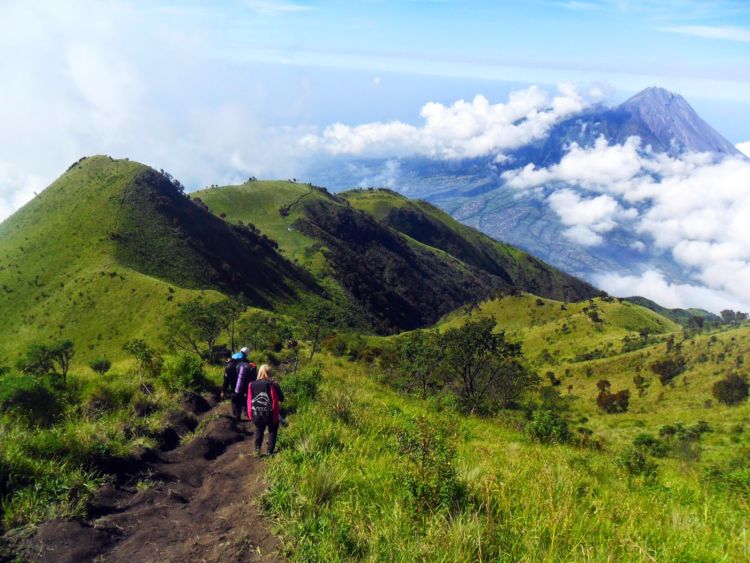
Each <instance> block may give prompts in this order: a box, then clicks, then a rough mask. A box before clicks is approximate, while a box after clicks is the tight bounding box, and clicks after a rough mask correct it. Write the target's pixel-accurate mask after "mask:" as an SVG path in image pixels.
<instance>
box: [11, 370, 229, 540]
mask: <svg viewBox="0 0 750 563" xmlns="http://www.w3.org/2000/svg"><path fill="white" fill-rule="evenodd" d="M207 375H208V377H209V380H210V381H213V382H214V383H216V382H218V381H219V378H220V377H221V376H220V373H219V370H218V369H217V368H212V369H209V370H208V373H207ZM26 377H30V376H26ZM147 383H148V390H145V389H144V387H143V386H141V385H140V384H139V382H138V377H137V376H135V375H134V374H133V366H132V365H130V363H129V362H121V363H118V364H117V365H116V366H115V367H114V368H113V369H112V370H111V371H110V372H108V373H107V374H106V375H104V376H99V375H95V374H94V373H93V372H90V370H88V369H87V368H83V367H81V368H78V369H76V370H75V371H74V372H73V373H71V374H69V375H68V382H67V384H66V385H65V387H58V388H55V391H56V393H57V395H58V399H57V402H56V404H55V405H54V416H52V414H50V419H49V420H35V419H29V418H28V413H26V412H24V408H25V407H24V406H23V405H21V406H20V407H18V408H11V409H9V410H8V411H6V412H4V413H2V415H0V507H1V508H2V521H1V524H2V525H0V531H2V529H11V528H14V527H17V526H20V525H25V524H35V523H38V522H41V521H43V520H45V519H48V518H53V517H76V516H84V515H85V513H86V508H87V502H88V500H89V499H90V498H91V496H92V495H93V494H94V493H95V492H96V490H97V488H98V487H99V486H100V485H101V484H102V483H104V482H105V481H106V480H107V479H108V477H107V474H108V472H109V471H111V469H112V468H113V467H116V465H117V464H118V462H119V460H123V459H124V458H127V457H128V456H130V455H132V454H133V453H134V452H136V451H137V450H138V449H139V448H144V447H154V446H157V445H159V439H160V438H159V436H160V434H159V431H160V430H161V429H162V427H163V419H164V415H165V413H166V412H167V411H169V410H170V409H174V408H177V407H178V405H179V403H180V400H181V399H182V397H183V392H182V390H181V389H174V388H172V389H170V388H168V387H167V386H165V384H164V383H163V381H161V380H157V379H153V378H152V379H147ZM0 385H8V380H3V379H2V378H0ZM19 397H21V398H23V397H22V396H19ZM25 400H26V401H27V402H28V404H29V405H32V403H33V401H34V399H31V398H28V399H25ZM46 408H48V409H50V410H52V409H53V405H48V406H47V407H46Z"/></svg>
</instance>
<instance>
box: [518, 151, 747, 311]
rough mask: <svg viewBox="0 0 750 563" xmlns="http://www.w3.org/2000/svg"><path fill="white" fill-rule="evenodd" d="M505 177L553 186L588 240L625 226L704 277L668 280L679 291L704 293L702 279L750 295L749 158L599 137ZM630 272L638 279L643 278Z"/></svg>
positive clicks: (572, 231)
mask: <svg viewBox="0 0 750 563" xmlns="http://www.w3.org/2000/svg"><path fill="white" fill-rule="evenodd" d="M503 179H504V180H505V181H506V183H507V185H509V186H511V187H514V188H517V189H534V190H538V189H543V190H544V191H545V193H546V194H547V197H546V201H547V202H548V204H549V205H550V207H551V209H552V210H553V211H555V212H556V213H557V215H558V216H559V217H560V221H561V223H562V224H563V225H564V226H566V227H567V230H566V231H564V234H565V235H566V236H567V237H568V238H570V239H572V240H574V241H575V242H577V243H579V244H582V245H584V246H591V245H595V244H600V243H602V242H604V240H605V237H606V233H608V232H609V231H611V230H613V229H614V228H615V227H618V228H621V229H623V230H624V231H625V232H627V233H629V235H630V236H631V238H633V239H634V240H636V241H637V242H636V243H634V244H635V246H633V248H634V249H636V250H638V251H640V252H645V251H646V250H647V247H649V248H650V249H651V251H652V252H653V253H656V254H658V253H660V252H664V251H666V252H669V253H670V254H671V256H672V258H673V259H674V261H675V263H676V264H677V265H678V266H681V267H682V268H683V269H684V271H685V273H686V275H688V276H690V277H691V278H692V279H693V280H694V281H695V284H696V285H694V286H693V285H687V286H683V285H675V286H672V285H669V284H668V283H667V282H664V284H666V285H664V284H662V285H659V287H661V290H663V291H662V292H663V293H667V289H668V290H669V292H671V293H669V295H671V296H672V297H671V298H675V299H676V297H675V296H677V295H680V296H687V295H690V296H693V297H696V298H697V297H698V296H701V295H704V294H703V293H701V292H700V291H699V289H701V288H702V289H705V290H706V291H709V292H714V293H716V292H718V293H719V294H721V299H723V300H724V301H727V302H728V301H731V300H732V299H733V300H734V301H735V302H736V303H742V304H744V303H750V221H748V218H749V217H750V189H749V188H750V162H748V161H747V160H745V159H743V158H741V157H726V158H723V159H720V160H719V159H718V158H717V157H715V156H712V155H710V154H706V153H703V154H699V153H686V154H683V155H681V156H679V157H674V156H668V155H665V154H654V153H652V152H650V151H649V150H648V149H647V148H643V147H641V146H640V144H639V140H638V139H637V138H635V137H631V138H630V139H628V140H627V142H625V143H623V144H622V145H609V144H608V143H607V142H606V141H605V140H604V139H599V140H598V141H597V142H596V143H595V145H594V146H593V147H591V148H588V149H584V148H581V147H579V146H577V145H572V146H571V148H570V149H569V151H568V153H567V154H566V155H565V156H564V157H563V158H562V159H561V160H560V162H559V163H558V164H555V165H552V166H550V167H547V168H536V167H534V166H533V165H529V166H526V167H525V168H521V169H516V170H511V171H508V172H506V173H504V174H503ZM586 193H595V194H597V196H596V197H593V198H590V197H586V196H585V194H586ZM636 206H637V207H636ZM606 279H607V281H608V282H609V283H614V282H613V281H612V280H611V279H610V278H606ZM623 279H625V280H626V281H628V283H630V284H631V285H633V286H635V285H636V281H637V283H642V282H643V280H642V279H641V278H638V280H634V279H632V278H623ZM647 280H651V281H653V279H652V278H647ZM623 283H624V282H623ZM657 285H658V284H657ZM667 286H668V288H667ZM637 287H640V286H637ZM712 295H713V294H712ZM712 299H714V298H712ZM657 301H658V300H657ZM704 307H708V305H704Z"/></svg>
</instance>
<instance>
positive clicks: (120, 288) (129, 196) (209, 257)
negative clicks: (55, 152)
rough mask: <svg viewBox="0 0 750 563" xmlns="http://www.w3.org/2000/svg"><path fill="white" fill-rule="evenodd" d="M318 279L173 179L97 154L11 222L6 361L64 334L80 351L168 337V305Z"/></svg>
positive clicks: (0, 264) (1, 258) (2, 271)
mask: <svg viewBox="0 0 750 563" xmlns="http://www.w3.org/2000/svg"><path fill="white" fill-rule="evenodd" d="M313 287H315V284H314V281H313V280H312V279H311V277H310V276H309V275H308V274H306V273H305V272H304V271H303V270H301V269H300V268H297V267H296V266H294V265H293V264H291V263H290V262H288V261H287V260H285V259H284V258H282V257H281V256H279V255H278V253H277V252H276V251H275V250H274V248H273V243H271V241H269V240H268V239H265V238H264V237H263V236H262V235H260V234H259V233H257V232H253V231H251V230H249V229H246V228H238V227H233V226H230V225H228V224H226V223H225V222H223V221H222V220H221V219H219V218H217V217H215V216H214V215H212V214H211V213H209V212H208V211H207V210H205V209H204V208H202V207H200V206H198V205H196V204H194V203H192V202H191V201H190V200H189V199H187V198H186V197H185V196H183V195H182V194H181V193H180V192H179V191H178V189H177V188H176V187H175V186H174V185H173V184H172V182H171V181H170V180H169V179H167V178H166V177H165V176H164V175H162V174H160V173H158V172H156V171H154V170H152V169H150V168H148V167H146V166H144V165H142V164H138V163H135V162H129V161H125V160H119V161H115V160H112V159H110V158H108V157H92V158H87V159H83V160H82V161H80V162H79V163H76V164H74V165H73V166H72V167H71V168H70V169H69V170H68V172H66V173H65V174H64V175H63V176H61V177H60V178H59V179H58V180H57V181H55V182H54V183H53V184H52V185H51V186H50V187H49V188H48V189H46V190H45V191H44V192H43V193H41V194H40V195H39V196H37V197H36V198H35V199H34V200H32V201H31V202H30V203H29V204H27V205H26V206H24V207H23V208H22V209H21V210H19V211H18V212H17V213H16V214H14V215H13V216H12V217H10V218H9V219H8V220H6V221H5V222H4V223H2V225H0V309H2V310H3V323H2V325H0V364H2V363H3V361H4V360H13V359H14V358H13V357H11V356H13V355H15V354H17V353H18V352H20V350H21V349H22V347H23V345H24V344H25V343H28V342H30V341H40V340H41V341H44V340H48V339H54V338H70V339H72V340H74V343H75V344H76V349H77V350H78V354H79V356H86V355H88V354H92V353H93V351H94V350H99V347H100V346H101V345H102V343H103V342H108V344H107V347H108V350H106V355H107V356H108V357H116V356H119V355H121V350H120V346H121V343H122V342H123V341H125V340H127V339H128V338H131V337H134V336H144V335H150V336H154V335H156V333H157V332H158V330H160V327H161V325H162V322H163V317H164V316H165V314H167V313H168V311H170V310H174V308H175V307H176V305H177V303H179V302H182V301H184V300H186V299H188V298H190V297H191V296H196V295H199V294H201V292H203V291H207V292H208V293H207V296H208V297H209V298H210V297H211V296H212V295H213V296H218V295H219V292H222V293H229V294H235V295H238V294H240V293H242V294H244V295H245V296H246V298H247V299H248V300H249V301H250V302H251V303H253V304H256V305H259V306H270V305H272V304H273V303H275V302H280V301H288V300H291V299H293V298H294V296H295V295H296V294H297V292H299V291H303V290H304V289H305V288H313ZM110 340H111V342H110ZM101 352H102V353H104V352H105V351H101Z"/></svg>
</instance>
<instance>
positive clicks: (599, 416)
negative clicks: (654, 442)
mask: <svg viewBox="0 0 750 563" xmlns="http://www.w3.org/2000/svg"><path fill="white" fill-rule="evenodd" d="M478 316H492V317H494V318H495V319H496V320H497V323H498V329H499V330H504V331H505V332H506V335H507V336H508V337H509V338H510V339H511V340H513V341H518V342H521V343H522V349H523V353H524V355H525V356H526V358H527V359H528V361H529V362H530V364H531V365H532V366H533V368H534V369H535V370H536V371H537V372H538V373H539V374H540V375H542V376H545V375H546V374H552V375H553V376H554V378H555V379H556V380H557V381H558V383H557V385H556V386H555V388H556V389H557V390H558V391H559V393H560V395H561V397H562V403H563V404H565V405H566V408H568V409H570V410H571V413H572V415H571V418H572V419H580V420H584V419H585V420H587V421H588V424H589V426H590V427H591V429H592V430H594V432H595V434H596V435H598V436H600V437H601V438H602V439H604V440H606V441H608V442H612V443H615V444H617V445H620V446H622V445H624V444H628V443H630V442H631V441H632V440H633V438H634V437H635V436H637V435H638V434H640V433H642V432H644V431H650V432H653V433H657V432H658V431H659V429H660V428H661V427H662V426H664V425H666V424H675V423H678V422H679V423H683V424H688V425H689V424H695V423H697V422H698V421H700V420H704V421H707V422H708V423H709V424H710V425H711V426H712V427H713V428H714V429H716V432H715V433H711V434H709V435H707V436H706V437H704V439H703V441H702V446H701V447H702V448H704V449H705V454H706V459H707V460H709V461H711V460H713V461H716V460H718V459H719V458H720V456H721V453H722V451H724V448H725V447H726V437H727V436H728V435H731V433H732V429H733V428H734V427H736V426H737V425H738V424H739V425H741V424H743V423H744V421H745V420H746V417H747V416H748V413H749V412H750V405H749V404H747V403H744V404H743V405H742V406H738V407H732V408H727V407H724V406H720V405H717V402H716V399H715V398H714V396H713V394H712V387H713V385H714V384H715V383H716V381H718V380H719V379H721V378H722V377H724V376H726V375H727V374H729V373H732V372H736V373H740V374H746V373H747V369H746V367H745V359H744V352H745V351H746V350H748V346H750V327H749V326H746V325H744V326H740V327H737V328H730V327H729V326H728V325H723V326H722V327H721V329H719V330H713V331H708V332H706V331H704V332H700V333H691V332H685V331H683V329H682V327H681V326H680V325H679V324H678V323H676V322H674V321H672V320H671V319H668V318H666V317H663V316H661V315H659V314H657V313H655V312H653V311H651V310H650V309H648V308H646V307H642V306H640V305H636V304H634V303H631V302H629V301H627V300H617V299H614V300H613V299H610V298H605V299H594V300H592V301H588V302H582V303H567V304H565V303H560V302H556V301H552V300H547V299H540V298H537V297H535V296H533V295H522V296H515V297H514V296H507V297H504V298H502V299H497V300H492V301H487V302H484V303H481V304H479V306H478V307H476V308H471V309H470V310H466V309H463V310H459V311H456V312H454V313H452V314H450V315H448V316H446V317H445V318H444V319H442V320H441V322H440V323H439V325H438V327H439V329H440V330H446V329H448V328H452V327H456V326H460V325H461V324H463V323H464V322H466V321H467V320H468V319H471V318H476V317H478ZM595 319H596V320H595ZM667 359H678V360H680V361H681V362H682V363H683V364H684V365H683V368H682V369H683V371H681V372H680V373H679V374H677V375H676V376H675V377H674V378H673V379H672V380H671V381H668V382H666V383H665V384H662V382H661V380H660V379H659V376H658V375H657V374H656V373H655V372H654V371H653V369H652V366H653V365H654V364H656V363H657V362H661V361H664V360H667ZM636 377H642V378H643V382H642V386H643V390H642V391H639V390H638V388H637V385H636V384H635V379H636ZM602 379H604V380H607V381H609V382H610V383H611V385H612V389H613V391H619V390H624V389H627V390H629V391H630V407H629V409H628V411H627V412H626V413H622V414H617V415H612V414H606V413H604V412H602V411H601V409H599V408H598V406H597V403H596V398H597V395H598V394H599V389H598V387H597V383H598V382H599V381H600V380H602ZM550 384H551V380H549V379H548V376H547V377H543V382H542V385H546V386H549V385H550Z"/></svg>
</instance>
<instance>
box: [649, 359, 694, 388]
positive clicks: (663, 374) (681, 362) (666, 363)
mask: <svg viewBox="0 0 750 563" xmlns="http://www.w3.org/2000/svg"><path fill="white" fill-rule="evenodd" d="M685 369H687V366H686V364H685V358H683V357H682V356H673V357H671V358H665V359H664V360H660V361H657V362H654V363H653V364H651V371H653V372H654V373H655V374H656V375H658V376H659V381H661V384H662V385H666V384H667V383H669V382H670V381H672V380H673V379H674V378H675V377H677V376H678V375H680V374H681V373H682V372H683V371H685Z"/></svg>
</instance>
